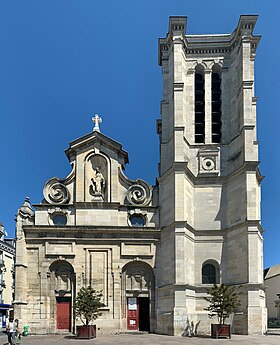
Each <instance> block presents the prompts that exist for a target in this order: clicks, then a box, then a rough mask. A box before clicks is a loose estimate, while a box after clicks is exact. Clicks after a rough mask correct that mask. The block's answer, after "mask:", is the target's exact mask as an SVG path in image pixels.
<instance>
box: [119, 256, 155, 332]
mask: <svg viewBox="0 0 280 345" xmlns="http://www.w3.org/2000/svg"><path fill="white" fill-rule="evenodd" d="M122 285H123V289H122V290H123V311H124V313H123V314H124V316H125V317H126V326H127V330H130V331H147V332H150V331H154V318H155V317H154V315H155V292H154V290H155V288H154V286H155V284H154V273H153V269H152V267H151V266H150V265H148V264H147V263H145V262H141V261H135V262H129V263H128V264H126V265H125V266H124V267H123V270H122Z"/></svg>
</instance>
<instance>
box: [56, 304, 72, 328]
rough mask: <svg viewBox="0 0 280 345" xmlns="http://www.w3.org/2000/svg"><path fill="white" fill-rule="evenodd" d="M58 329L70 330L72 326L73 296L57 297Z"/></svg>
mask: <svg viewBox="0 0 280 345" xmlns="http://www.w3.org/2000/svg"><path fill="white" fill-rule="evenodd" d="M56 312H57V314H56V315H57V319H56V320H57V325H56V327H57V329H60V330H68V331H70V327H71V298H63V297H62V298H59V297H58V298H57V300H56Z"/></svg>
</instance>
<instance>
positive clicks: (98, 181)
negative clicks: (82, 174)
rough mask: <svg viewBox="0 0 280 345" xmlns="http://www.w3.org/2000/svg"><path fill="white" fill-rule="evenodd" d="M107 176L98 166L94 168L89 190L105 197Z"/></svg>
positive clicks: (92, 193) (97, 195)
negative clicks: (105, 176)
mask: <svg viewBox="0 0 280 345" xmlns="http://www.w3.org/2000/svg"><path fill="white" fill-rule="evenodd" d="M105 185H106V183H105V178H104V176H103V175H102V173H101V171H100V168H99V167H96V168H95V169H94V176H93V177H92V178H91V182H90V186H89V192H90V194H91V195H93V196H94V197H101V198H102V199H104V194H105Z"/></svg>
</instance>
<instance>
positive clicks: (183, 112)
mask: <svg viewBox="0 0 280 345" xmlns="http://www.w3.org/2000/svg"><path fill="white" fill-rule="evenodd" d="M256 20H257V16H255V15H242V16H241V17H240V19H239V22H238V25H237V28H236V29H235V30H234V31H233V32H232V33H231V34H215V35H214V34H203V35H188V34H186V26H187V17H170V20H169V30H168V33H167V35H166V37H165V38H160V39H159V65H160V66H161V67H162V77H163V100H162V102H161V119H160V120H158V123H157V130H158V134H159V137H160V164H159V178H158V181H159V205H160V227H161V229H162V231H161V247H160V254H159V272H160V274H159V275H158V277H159V278H158V301H159V302H158V303H159V308H158V313H157V320H158V325H157V327H158V332H160V333H168V334H182V332H183V330H184V329H185V327H186V323H187V322H193V324H195V325H196V324H197V325H198V327H199V330H200V331H201V332H205V333H207V332H209V324H210V321H209V319H208V316H207V312H206V311H205V310H204V308H205V307H206V306H207V302H206V301H205V300H204V297H205V296H206V291H207V290H206V288H207V287H210V286H212V284H213V283H218V284H219V283H225V284H229V285H240V286H241V287H242V288H241V289H242V294H241V296H242V297H241V299H242V300H241V306H240V309H239V310H238V313H236V314H234V315H233V320H232V326H233V331H235V332H238V333H244V334H257V333H263V332H264V331H265V327H266V309H265V295H264V286H263V237H262V232H263V230H262V227H261V225H260V183H261V181H262V176H261V174H260V172H259V169H258V165H259V159H258V141H257V137H256V103H257V98H256V97H255V94H254V60H255V54H256V49H257V46H258V43H259V41H260V36H256V35H253V29H254V26H255V24H256Z"/></svg>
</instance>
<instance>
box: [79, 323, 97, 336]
mask: <svg viewBox="0 0 280 345" xmlns="http://www.w3.org/2000/svg"><path fill="white" fill-rule="evenodd" d="M77 337H78V338H80V339H91V338H95V337H96V325H89V326H77Z"/></svg>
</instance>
